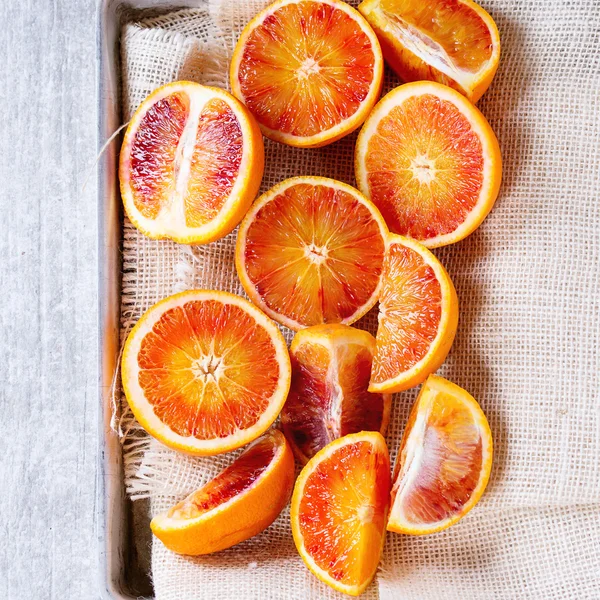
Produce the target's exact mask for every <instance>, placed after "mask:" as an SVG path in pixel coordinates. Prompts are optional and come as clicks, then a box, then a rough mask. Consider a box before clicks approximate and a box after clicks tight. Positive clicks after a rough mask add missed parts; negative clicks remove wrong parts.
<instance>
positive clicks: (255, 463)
mask: <svg viewBox="0 0 600 600" xmlns="http://www.w3.org/2000/svg"><path fill="white" fill-rule="evenodd" d="M294 474H295V473H294V456H293V454H292V451H291V450H290V447H289V445H288V444H287V442H286V439H285V437H284V435H283V434H282V433H281V432H280V431H277V430H275V429H274V430H271V431H269V432H268V433H266V434H265V435H264V436H262V437H261V438H259V439H258V440H256V441H254V442H253V443H252V444H251V445H250V446H249V447H248V448H247V449H246V450H244V452H243V453H242V454H240V456H239V457H238V458H237V459H236V460H235V461H234V462H233V463H232V464H231V465H230V466H229V467H227V468H226V469H225V470H224V471H221V473H219V474H218V475H217V476H216V477H215V478H214V479H213V480H212V481H209V482H208V483H207V484H206V485H204V486H203V487H201V488H200V489H199V490H197V491H195V492H193V493H192V494H190V495H189V496H188V497H187V498H185V499H184V500H182V501H181V502H179V503H178V504H177V505H175V506H174V507H173V508H171V509H170V510H169V511H167V512H165V513H161V514H159V515H157V516H156V517H154V519H152V522H151V523H150V527H151V529H152V531H153V532H154V535H156V537H158V538H159V539H160V540H161V541H162V542H163V544H164V545H165V546H166V547H167V548H169V550H172V551H173V552H177V553H178V554H190V555H198V554H209V553H211V552H217V551H219V550H223V549H224V548H229V547H231V546H234V545H235V544H239V543H240V542H242V541H244V540H247V539H248V538H250V537H252V536H254V535H256V534H257V533H260V532H261V531H263V529H266V528H267V527H268V526H269V525H270V524H271V523H272V522H273V521H274V520H275V519H276V518H277V516H278V515H279V513H280V512H281V511H282V509H283V507H284V506H285V505H286V504H287V502H288V500H289V499H290V495H291V493H292V487H293V485H294Z"/></svg>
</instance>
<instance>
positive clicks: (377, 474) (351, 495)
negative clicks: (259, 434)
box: [291, 431, 390, 596]
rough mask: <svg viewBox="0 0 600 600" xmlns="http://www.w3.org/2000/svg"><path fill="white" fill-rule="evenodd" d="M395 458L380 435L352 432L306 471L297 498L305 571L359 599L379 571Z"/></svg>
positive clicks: (295, 517)
mask: <svg viewBox="0 0 600 600" xmlns="http://www.w3.org/2000/svg"><path fill="white" fill-rule="evenodd" d="M389 493H390V459H389V454H388V450H387V447H386V445H385V440H384V439H383V437H382V436H381V434H380V433H377V432H372V431H369V432H365V431H363V432H360V433H352V434H350V435H347V436H345V437H343V438H339V439H337V440H335V441H334V442H331V443H330V444H329V445H328V446H325V448H323V449H322V450H321V451H320V452H318V453H317V454H316V455H315V456H314V457H313V458H312V459H311V460H310V461H309V462H308V464H307V465H306V466H305V467H304V469H303V470H302V472H301V473H300V475H299V477H298V479H297V480H296V485H295V487H294V493H293V495H292V504H291V519H292V533H293V535H294V541H295V543H296V547H297V548H298V552H299V553H300V556H301V557H302V558H303V560H304V562H305V563H306V566H307V567H308V568H309V569H310V570H311V571H312V572H313V573H314V574H315V575H316V576H317V577H318V578H319V579H320V580H321V581H323V582H325V583H326V584H327V585H329V586H331V587H332V588H334V589H335V590H337V591H339V592H344V593H346V594H350V595H352V596H358V595H359V594H361V593H362V592H363V591H364V590H365V588H366V587H367V586H368V585H369V583H370V582H371V581H372V579H373V577H374V576H375V572H376V571H377V565H378V564H379V558H380V555H381V550H382V547H383V542H384V539H385V522H386V516H387V509H388V502H389Z"/></svg>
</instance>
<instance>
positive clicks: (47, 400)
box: [0, 0, 98, 600]
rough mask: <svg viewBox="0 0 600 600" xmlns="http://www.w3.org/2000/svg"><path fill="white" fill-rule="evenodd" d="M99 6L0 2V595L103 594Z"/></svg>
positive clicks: (53, 0) (85, 0) (36, 599)
mask: <svg viewBox="0 0 600 600" xmlns="http://www.w3.org/2000/svg"><path fill="white" fill-rule="evenodd" d="M95 22H96V7H95V2H94V0H72V1H68V0H41V1H40V0H18V1H13V0H0V23H1V24H2V26H1V31H0V54H1V56H2V59H1V60H0V106H1V107H2V108H1V110H2V113H1V115H0V215H1V223H2V227H1V230H0V265H1V266H0V332H1V336H2V339H1V342H0V380H1V383H0V598H1V599H2V600H20V599H28V600H29V599H31V600H44V599H47V598H48V599H50V598H51V599H60V600H67V599H68V600H70V599H77V600H78V599H86V598H97V597H98V568H97V556H96V551H97V544H96V533H95V524H94V509H95V488H96V446H97V420H98V419H97V413H98V400H97V396H96V361H97V350H96V344H97V340H96V298H97V285H96V232H97V226H96V195H95V192H96V186H95V174H94V173H92V176H91V177H90V180H89V181H88V184H87V186H86V189H85V190H83V187H84V181H85V179H86V177H87V176H88V174H89V173H90V171H93V167H94V161H95V158H96V58H95Z"/></svg>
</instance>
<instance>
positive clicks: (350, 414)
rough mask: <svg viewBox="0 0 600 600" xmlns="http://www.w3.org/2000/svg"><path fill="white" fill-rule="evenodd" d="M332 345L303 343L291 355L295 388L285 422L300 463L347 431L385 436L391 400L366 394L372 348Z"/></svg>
mask: <svg viewBox="0 0 600 600" xmlns="http://www.w3.org/2000/svg"><path fill="white" fill-rule="evenodd" d="M332 345H333V347H332V348H328V347H326V346H324V345H322V344H319V343H317V342H314V343H310V342H305V343H304V344H302V345H301V346H300V347H299V348H298V349H297V350H296V351H295V352H291V355H290V357H291V361H292V385H291V388H290V393H289V395H288V398H287V400H286V403H285V405H284V407H283V410H282V412H281V422H282V426H283V429H284V431H285V434H286V436H287V438H288V440H290V441H291V442H292V447H293V448H294V450H295V451H296V456H297V458H298V459H299V460H300V461H301V462H306V461H307V460H308V459H310V458H312V457H313V456H314V455H315V454H316V453H317V452H318V451H319V450H321V448H324V447H325V446H326V445H327V444H328V443H329V442H331V441H333V440H335V439H337V438H339V437H342V436H344V435H347V434H348V433H357V432H359V431H379V432H380V433H384V432H383V431H382V428H385V424H386V423H385V421H387V415H388V412H389V405H390V401H391V398H390V396H389V395H388V394H376V393H371V392H368V391H367V388H368V386H369V378H370V376H371V364H372V361H373V355H372V351H371V348H369V347H368V346H366V345H364V344H360V343H347V341H346V340H342V341H341V342H340V343H339V344H335V342H334V343H333V344H332Z"/></svg>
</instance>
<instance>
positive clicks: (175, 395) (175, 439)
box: [122, 290, 291, 455]
mask: <svg viewBox="0 0 600 600" xmlns="http://www.w3.org/2000/svg"><path fill="white" fill-rule="evenodd" d="M290 376H291V369H290V359H289V355H288V351H287V347H286V344H285V340H284V339H283V336H282V335H281V332H280V331H279V329H278V328H277V326H276V325H275V323H273V322H272V321H271V320H270V319H269V318H268V317H266V316H265V315H264V314H263V313H261V312H260V311H259V310H258V309H257V308H256V307H254V306H252V304H250V302H248V301H247V300H244V299H243V298H240V297H239V296H235V295H233V294H229V293H227V292H217V291H214V290H193V291H189V292H182V293H180V294H175V295H174V296H170V297H169V298H166V299H165V300H162V301H161V302H159V303H158V304H155V305H154V306H153V307H152V308H151V309H150V310H148V311H147V312H146V313H145V314H144V315H143V316H142V317H141V318H140V320H139V321H138V322H137V324H136V326H135V327H134V328H133V330H132V331H131V333H130V334H129V337H128V338H127V342H126V343H125V347H124V349H123V359H122V379H123V389H124V390H125V395H126V396H127V401H128V402H129V406H130V407H131V410H132V411H133V414H134V415H135V417H136V418H137V420H138V421H139V423H140V424H141V425H142V427H143V428H144V429H145V430H146V431H147V432H148V433H150V434H151V435H153V436H154V437H155V438H157V439H158V440H159V441H161V442H163V443H164V444H166V445H167V446H170V447H171V448H175V449H176V450H181V451H183V452H188V453H190V454H197V455H211V454H219V453H221V452H227V451H229V450H233V449H235V448H239V447H240V446H243V445H244V444H247V443H248V442H250V441H252V440H253V439H255V438H256V437H258V436H259V435H260V434H261V433H263V432H264V431H266V429H268V428H269V426H270V425H271V423H272V422H273V421H274V420H275V418H276V417H277V415H279V412H280V411H281V407H282V406H283V403H284V402H285V398H286V396H287V393H288V390H289V386H290Z"/></svg>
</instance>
